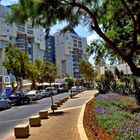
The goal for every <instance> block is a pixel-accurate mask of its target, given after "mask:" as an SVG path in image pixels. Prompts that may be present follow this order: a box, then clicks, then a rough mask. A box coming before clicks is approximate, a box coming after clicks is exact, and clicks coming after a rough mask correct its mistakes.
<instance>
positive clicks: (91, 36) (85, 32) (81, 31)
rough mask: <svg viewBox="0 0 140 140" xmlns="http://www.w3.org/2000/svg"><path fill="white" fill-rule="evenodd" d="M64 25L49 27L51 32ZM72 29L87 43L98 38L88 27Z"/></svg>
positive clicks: (3, 1) (6, 1)
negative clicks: (85, 39)
mask: <svg viewBox="0 0 140 140" xmlns="http://www.w3.org/2000/svg"><path fill="white" fill-rule="evenodd" d="M17 1H18V0H1V2H0V4H2V5H10V4H13V3H15V2H17ZM64 26H65V23H61V24H60V23H59V24H57V25H55V26H53V27H52V28H51V34H53V33H55V32H56V31H59V30H60V29H62V28H63V27H64ZM74 30H75V31H76V33H77V34H78V35H79V36H81V37H85V38H87V42H88V44H89V43H90V41H91V40H93V39H97V38H98V36H97V35H96V34H95V33H93V32H89V29H88V27H86V26H82V25H79V26H78V27H76V28H75V29H74ZM89 61H90V62H91V63H93V59H92V58H91V57H90V59H89Z"/></svg>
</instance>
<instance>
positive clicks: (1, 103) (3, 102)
mask: <svg viewBox="0 0 140 140" xmlns="http://www.w3.org/2000/svg"><path fill="white" fill-rule="evenodd" d="M10 107H11V101H10V100H9V99H7V98H6V97H3V96H0V109H3V108H10Z"/></svg>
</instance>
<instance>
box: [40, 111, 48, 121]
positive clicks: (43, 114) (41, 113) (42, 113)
mask: <svg viewBox="0 0 140 140" xmlns="http://www.w3.org/2000/svg"><path fill="white" fill-rule="evenodd" d="M39 116H40V118H41V119H48V110H40V111H39Z"/></svg>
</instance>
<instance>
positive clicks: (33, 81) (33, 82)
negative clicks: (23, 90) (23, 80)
mask: <svg viewBox="0 0 140 140" xmlns="http://www.w3.org/2000/svg"><path fill="white" fill-rule="evenodd" d="M32 89H36V85H35V80H34V79H32Z"/></svg>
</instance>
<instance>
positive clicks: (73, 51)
mask: <svg viewBox="0 0 140 140" xmlns="http://www.w3.org/2000/svg"><path fill="white" fill-rule="evenodd" d="M54 38H55V56H56V66H57V74H58V75H59V76H60V77H62V78H64V77H65V75H66V74H69V75H70V77H72V78H78V77H79V76H80V73H79V69H78V63H79V61H80V60H86V46H87V41H86V38H83V37H80V36H78V34H77V33H76V32H75V31H74V30H70V31H68V32H66V33H61V32H57V33H55V34H54Z"/></svg>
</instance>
